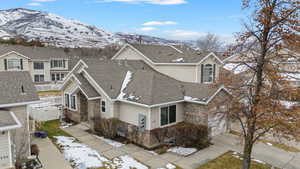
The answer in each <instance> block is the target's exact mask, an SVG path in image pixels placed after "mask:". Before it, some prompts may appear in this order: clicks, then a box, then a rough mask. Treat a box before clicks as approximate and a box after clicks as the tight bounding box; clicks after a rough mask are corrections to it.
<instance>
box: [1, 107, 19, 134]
mask: <svg viewBox="0 0 300 169" xmlns="http://www.w3.org/2000/svg"><path fill="white" fill-rule="evenodd" d="M19 127H21V123H20V121H19V120H18V119H17V117H16V116H15V115H14V113H13V112H9V111H6V110H0V131H6V130H11V129H15V128H19Z"/></svg>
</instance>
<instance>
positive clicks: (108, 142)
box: [95, 135, 125, 147]
mask: <svg viewBox="0 0 300 169" xmlns="http://www.w3.org/2000/svg"><path fill="white" fill-rule="evenodd" d="M95 137H96V138H97V139H100V140H102V141H104V142H106V143H107V144H109V145H111V146H114V147H122V146H124V145H125V144H123V143H120V142H117V141H114V140H110V139H107V138H104V137H100V136H96V135H95Z"/></svg>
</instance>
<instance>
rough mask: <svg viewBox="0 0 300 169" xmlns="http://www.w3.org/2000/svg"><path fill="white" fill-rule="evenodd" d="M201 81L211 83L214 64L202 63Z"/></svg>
mask: <svg viewBox="0 0 300 169" xmlns="http://www.w3.org/2000/svg"><path fill="white" fill-rule="evenodd" d="M202 66H203V67H202V70H203V72H202V81H203V83H211V82H213V81H214V66H213V65H212V64H206V65H202Z"/></svg>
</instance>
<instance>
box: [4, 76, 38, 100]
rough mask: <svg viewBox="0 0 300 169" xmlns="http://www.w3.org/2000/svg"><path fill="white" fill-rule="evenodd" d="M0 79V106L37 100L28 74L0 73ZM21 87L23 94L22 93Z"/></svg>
mask: <svg viewBox="0 0 300 169" xmlns="http://www.w3.org/2000/svg"><path fill="white" fill-rule="evenodd" d="M0 79H1V80H0V105H1V104H12V103H21V102H30V101H37V100H39V97H38V95H37V91H36V88H35V86H34V84H33V82H32V78H31V76H30V74H29V73H28V72H26V71H19V72H16V71H14V72H13V71H6V72H0ZM22 86H23V89H24V92H25V93H22Z"/></svg>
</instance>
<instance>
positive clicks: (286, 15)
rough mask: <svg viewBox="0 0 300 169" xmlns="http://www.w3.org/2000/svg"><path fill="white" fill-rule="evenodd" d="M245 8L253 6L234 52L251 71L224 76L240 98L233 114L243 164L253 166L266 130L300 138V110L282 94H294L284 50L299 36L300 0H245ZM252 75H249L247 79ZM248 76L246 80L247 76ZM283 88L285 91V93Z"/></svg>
mask: <svg viewBox="0 0 300 169" xmlns="http://www.w3.org/2000/svg"><path fill="white" fill-rule="evenodd" d="M243 2H244V3H243V5H244V6H243V7H244V9H250V10H253V13H252V15H251V16H250V17H249V21H248V22H246V23H244V30H245V31H244V32H241V33H239V34H238V38H237V42H236V43H237V44H236V46H235V48H234V49H233V51H239V53H235V52H234V54H238V55H239V56H240V58H241V59H240V62H239V63H237V66H244V67H247V68H248V71H247V73H246V76H245V74H244V75H243V76H242V77H241V76H236V75H231V76H229V75H227V76H226V77H225V76H223V78H224V79H221V81H222V83H224V84H225V85H226V86H227V87H228V88H230V89H231V90H232V93H233V94H234V97H233V99H232V102H233V104H232V106H231V109H230V112H229V113H230V115H231V116H232V117H234V118H235V119H237V121H238V122H239V124H240V126H241V128H242V138H243V140H244V144H243V145H244V149H243V163H242V168H243V169H249V168H250V166H251V154H252V149H253V146H254V144H255V142H256V141H258V140H259V139H260V138H261V137H263V136H266V135H271V136H276V137H280V138H285V139H295V140H300V111H299V107H298V106H293V107H288V106H286V105H284V104H283V103H282V100H279V99H278V98H284V97H278V95H279V94H280V92H281V93H285V94H286V95H291V94H293V93H295V92H296V93H298V94H299V90H291V85H290V84H289V83H288V82H287V81H286V80H285V75H282V71H281V68H280V64H278V63H280V62H281V61H286V60H287V59H288V58H285V56H283V55H282V54H281V52H280V51H282V49H283V48H284V41H286V40H288V39H293V37H295V36H296V35H297V33H298V31H299V30H300V27H299V5H300V2H299V1H298V0H243ZM245 77H246V78H245ZM243 80H244V81H243ZM282 91H283V92H282Z"/></svg>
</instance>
